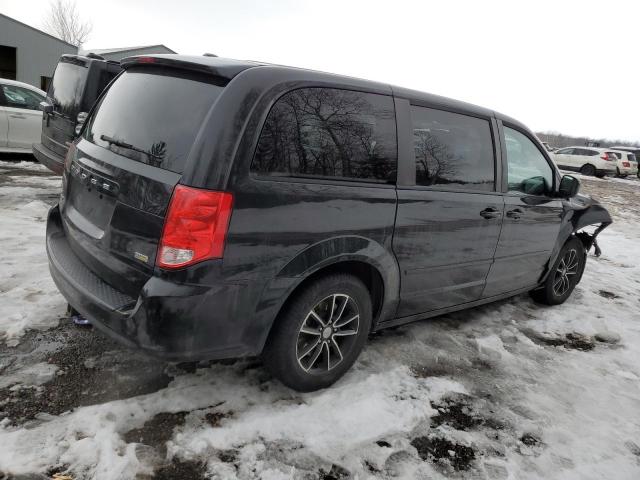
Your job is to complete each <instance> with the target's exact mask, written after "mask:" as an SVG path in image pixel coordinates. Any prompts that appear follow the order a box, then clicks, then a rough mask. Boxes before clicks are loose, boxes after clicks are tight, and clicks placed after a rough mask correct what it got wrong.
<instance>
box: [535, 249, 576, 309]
mask: <svg viewBox="0 0 640 480" xmlns="http://www.w3.org/2000/svg"><path fill="white" fill-rule="evenodd" d="M586 262H587V251H586V250H585V248H584V245H583V244H582V242H581V241H580V240H579V239H578V238H576V237H571V238H570V239H569V240H567V242H566V243H565V244H564V246H563V247H562V249H561V250H560V253H559V254H558V258H557V259H556V261H555V262H554V264H553V266H552V267H551V272H550V273H549V275H548V276H547V279H546V280H545V282H544V284H543V285H542V286H541V287H540V288H538V289H536V290H532V291H531V292H530V295H531V298H533V300H534V301H536V302H538V303H543V304H545V305H559V304H561V303H564V302H565V300H567V298H569V296H570V295H571V293H572V292H573V289H574V288H575V287H576V285H577V284H578V283H579V282H580V279H581V278H582V273H583V272H584V267H585V264H586Z"/></svg>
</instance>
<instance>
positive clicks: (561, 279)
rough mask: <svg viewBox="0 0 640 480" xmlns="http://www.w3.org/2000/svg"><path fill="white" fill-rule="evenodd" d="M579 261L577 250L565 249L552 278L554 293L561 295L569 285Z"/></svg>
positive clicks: (576, 272)
mask: <svg viewBox="0 0 640 480" xmlns="http://www.w3.org/2000/svg"><path fill="white" fill-rule="evenodd" d="M579 264H580V262H579V259H578V251H577V250H576V249H574V248H571V249H569V250H567V252H566V253H565V254H564V256H563V257H562V260H560V263H559V264H558V268H557V269H556V272H555V276H554V279H553V293H554V295H556V296H558V297H561V296H563V295H564V294H565V293H567V291H568V290H569V288H570V287H571V278H570V277H573V276H575V275H577V274H578V266H579Z"/></svg>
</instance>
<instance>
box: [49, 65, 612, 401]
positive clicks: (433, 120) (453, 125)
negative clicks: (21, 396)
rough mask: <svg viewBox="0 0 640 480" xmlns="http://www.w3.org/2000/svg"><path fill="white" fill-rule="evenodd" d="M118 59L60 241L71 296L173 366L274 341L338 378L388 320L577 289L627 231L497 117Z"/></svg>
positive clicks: (303, 364) (548, 297)
mask: <svg viewBox="0 0 640 480" xmlns="http://www.w3.org/2000/svg"><path fill="white" fill-rule="evenodd" d="M121 63H122V67H123V68H124V69H125V71H124V73H123V74H122V75H121V76H120V77H118V78H117V79H116V80H115V81H114V82H113V83H112V84H111V86H110V87H109V88H108V89H107V91H106V92H105V93H104V94H103V96H102V97H101V98H100V99H99V101H98V103H97V104H96V106H95V108H94V110H93V112H92V113H91V114H90V115H89V118H88V119H87V122H86V123H85V125H84V127H83V129H82V132H81V134H80V137H79V138H78V139H77V140H76V141H75V142H74V144H73V146H72V148H71V149H70V150H69V154H68V155H67V158H66V161H65V168H64V176H63V191H62V195H61V198H60V203H59V205H58V206H55V207H54V208H53V209H52V210H51V211H50V213H49V218H48V223H47V251H48V255H49V260H50V269H51V274H52V276H53V278H54V280H55V282H56V284H57V286H58V288H59V289H60V291H61V292H62V293H63V295H64V296H65V297H66V298H67V300H68V301H69V303H70V304H71V306H73V307H74V308H75V309H77V310H78V311H80V312H81V313H82V314H83V315H85V316H87V317H89V318H90V319H91V320H92V321H93V323H94V324H95V325H96V326H97V327H98V328H100V329H102V330H103V331H104V332H106V333H107V334H109V335H111V336H114V337H116V338H118V339H120V340H121V341H122V342H124V343H126V344H129V345H132V346H135V347H138V348H141V349H143V350H145V351H147V352H149V353H151V354H154V355H157V356H160V357H163V358H166V359H169V360H197V359H211V358H227V357H240V356H253V355H259V354H261V355H262V358H263V359H264V362H265V364H266V366H267V367H268V368H269V370H270V371H271V372H272V373H273V374H274V375H275V376H276V377H277V378H279V379H280V380H282V381H283V382H284V383H285V384H286V385H289V386H291V387H293V388H295V389H298V390H304V391H309V390H314V389H318V388H322V387H326V386H328V385H330V384H332V383H333V382H335V381H336V380H337V379H338V378H340V376H341V375H343V374H344V373H345V372H346V371H347V369H348V368H349V367H350V366H351V365H352V364H353V362H354V361H355V360H356V358H357V356H358V354H359V353H360V350H361V349H362V347H363V345H364V343H365V341H366V339H367V336H368V335H369V333H370V332H372V331H374V330H378V329H382V328H385V327H389V326H394V325H399V324H404V323H407V322H411V321H414V320H417V319H422V318H426V317H431V316H435V315H439V314H442V313H446V312H450V311H453V310H459V309H463V308H467V307H471V306H475V305H480V304H482V303H487V302H491V301H494V300H498V299H502V298H505V297H509V296H512V295H516V294H518V293H521V292H527V291H531V292H532V295H533V296H534V298H535V299H536V300H538V301H541V302H544V303H547V304H558V303H561V302H563V301H564V300H565V299H566V298H567V297H568V296H569V295H570V293H571V291H572V290H573V288H574V287H575V285H576V284H577V283H578V281H579V280H580V277H581V275H582V272H583V268H584V266H585V261H586V252H587V251H588V249H589V248H590V247H591V246H592V244H593V242H594V240H595V235H597V233H598V232H599V231H600V230H601V229H602V228H604V227H605V226H606V225H607V224H608V223H610V222H611V218H610V217H609V215H608V213H607V211H606V210H605V209H604V208H602V207H601V206H600V205H599V204H598V203H597V202H595V201H593V200H591V199H589V198H587V197H582V196H576V193H577V189H578V185H579V184H578V181H577V180H576V179H575V178H573V177H570V176H565V177H562V178H561V177H560V174H559V172H558V170H557V169H556V168H555V167H554V165H553V162H552V161H551V160H550V159H549V157H548V154H547V152H546V151H545V149H544V147H543V146H542V145H541V144H540V143H539V142H538V140H537V139H536V138H535V136H534V135H533V134H532V133H531V132H530V131H529V130H528V129H527V128H526V127H525V126H523V125H522V124H521V123H519V122H517V121H516V120H513V119H511V118H508V117H506V116H504V115H501V114H498V113H495V112H493V111H491V110H486V109H484V108H480V107H476V106H473V105H469V104H465V103H462V102H458V101H454V100H449V99H446V98H442V97H437V96H434V95H429V94H426V93H421V92H416V91H412V90H407V89H404V88H397V87H392V86H389V85H386V84H381V83H374V82H370V81H365V80H358V79H354V78H348V77H342V76H337V75H331V74H327V73H319V72H313V71H308V70H302V69H296V68H289V67H282V66H273V65H264V64H259V63H253V62H247V61H234V60H227V59H221V58H211V57H187V56H177V55H155V56H149V57H133V58H130V59H126V60H123V61H122V62H121ZM591 224H598V225H599V227H598V229H597V230H596V231H595V232H593V234H587V233H585V232H580V230H582V229H583V228H584V227H585V226H587V225H591Z"/></svg>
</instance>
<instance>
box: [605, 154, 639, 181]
mask: <svg viewBox="0 0 640 480" xmlns="http://www.w3.org/2000/svg"><path fill="white" fill-rule="evenodd" d="M611 148H613V149H615V150H612V151H613V153H615V154H616V156H617V157H618V176H620V177H623V178H624V177H626V176H627V175H638V157H636V155H635V154H634V153H633V151H631V150H632V149H626V148H625V147H622V148H624V150H621V149H620V147H611ZM635 150H637V149H635Z"/></svg>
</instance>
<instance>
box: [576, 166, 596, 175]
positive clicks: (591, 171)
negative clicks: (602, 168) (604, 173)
mask: <svg viewBox="0 0 640 480" xmlns="http://www.w3.org/2000/svg"><path fill="white" fill-rule="evenodd" d="M580 173H581V174H582V175H587V176H589V177H593V176H594V175H595V174H596V167H594V166H593V165H591V164H590V163H587V164H586V165H583V166H582V168H580Z"/></svg>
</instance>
